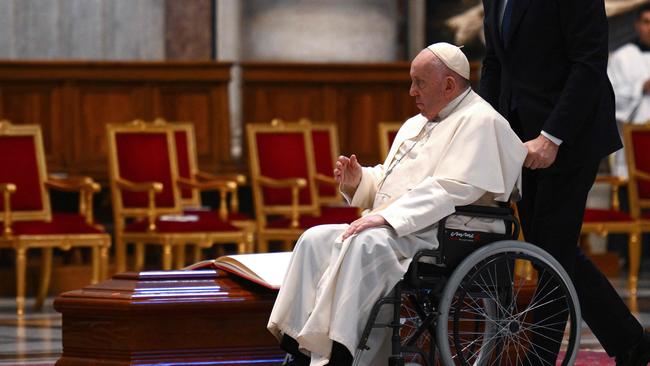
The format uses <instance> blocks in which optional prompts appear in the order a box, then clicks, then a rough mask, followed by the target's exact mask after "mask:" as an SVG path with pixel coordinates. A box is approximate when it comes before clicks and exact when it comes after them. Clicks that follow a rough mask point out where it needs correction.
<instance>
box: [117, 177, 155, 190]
mask: <svg viewBox="0 0 650 366" xmlns="http://www.w3.org/2000/svg"><path fill="white" fill-rule="evenodd" d="M115 184H117V187H118V188H120V189H123V190H125V191H131V192H147V191H152V190H153V191H154V192H155V193H160V192H162V190H163V184H162V183H160V182H131V181H130V180H126V179H124V178H118V179H116V180H115Z"/></svg>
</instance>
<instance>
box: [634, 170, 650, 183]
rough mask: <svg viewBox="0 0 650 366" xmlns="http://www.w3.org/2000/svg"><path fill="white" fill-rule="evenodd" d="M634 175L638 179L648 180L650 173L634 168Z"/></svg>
mask: <svg viewBox="0 0 650 366" xmlns="http://www.w3.org/2000/svg"><path fill="white" fill-rule="evenodd" d="M633 174H634V176H635V177H636V178H637V179H639V180H647V181H650V173H646V172H644V171H641V170H636V171H634V172H633Z"/></svg>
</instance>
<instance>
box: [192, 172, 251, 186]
mask: <svg viewBox="0 0 650 366" xmlns="http://www.w3.org/2000/svg"><path fill="white" fill-rule="evenodd" d="M194 176H195V177H196V178H197V180H230V181H234V182H235V183H237V184H238V185H244V184H246V181H247V179H246V176H245V175H243V174H221V175H216V174H212V173H207V172H201V171H199V172H196V174H194Z"/></svg>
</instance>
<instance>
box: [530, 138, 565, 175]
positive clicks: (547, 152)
mask: <svg viewBox="0 0 650 366" xmlns="http://www.w3.org/2000/svg"><path fill="white" fill-rule="evenodd" d="M524 146H526V148H527V149H528V155H526V160H524V167H526V168H529V169H533V170H534V169H543V168H548V167H549V166H551V164H553V162H554V161H555V158H556V157H557V150H558V148H559V146H558V145H556V144H555V143H553V141H551V140H549V139H548V138H547V137H546V136H544V135H539V136H537V138H535V139H534V140H530V141H526V142H525V143H524Z"/></svg>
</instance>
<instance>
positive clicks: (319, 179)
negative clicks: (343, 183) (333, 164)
mask: <svg viewBox="0 0 650 366" xmlns="http://www.w3.org/2000/svg"><path fill="white" fill-rule="evenodd" d="M314 180H315V181H316V184H329V185H332V186H335V187H336V186H338V185H339V182H337V181H336V179H334V178H333V177H330V176H327V175H324V174H316V175H315V176H314Z"/></svg>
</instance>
